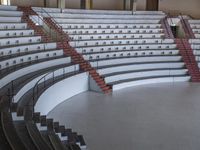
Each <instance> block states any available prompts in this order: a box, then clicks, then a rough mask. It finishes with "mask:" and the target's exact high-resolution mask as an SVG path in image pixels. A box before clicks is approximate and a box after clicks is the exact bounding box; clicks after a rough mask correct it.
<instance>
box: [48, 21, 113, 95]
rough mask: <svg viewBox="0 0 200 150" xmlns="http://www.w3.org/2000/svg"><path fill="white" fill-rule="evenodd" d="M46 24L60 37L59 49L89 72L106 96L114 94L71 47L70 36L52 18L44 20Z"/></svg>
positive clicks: (93, 69)
mask: <svg viewBox="0 0 200 150" xmlns="http://www.w3.org/2000/svg"><path fill="white" fill-rule="evenodd" d="M44 21H45V23H46V24H47V25H48V26H49V27H50V28H52V29H54V30H55V31H56V32H57V33H58V34H59V35H60V39H61V42H57V45H58V47H59V48H62V49H63V50H64V53H65V54H66V55H68V56H70V57H71V58H72V61H73V62H74V63H77V64H79V65H80V68H81V69H82V70H83V71H88V72H89V74H90V76H91V77H92V78H93V79H94V80H95V81H96V83H97V85H98V86H99V87H100V88H101V90H102V92H103V93H105V94H108V93H111V92H112V87H111V86H109V85H107V84H106V83H105V81H104V78H103V77H102V76H100V74H99V73H98V72H97V71H96V69H95V68H93V67H92V66H91V65H90V63H89V62H88V61H86V60H85V59H84V58H83V56H82V55H81V54H79V53H78V52H77V51H76V50H75V49H74V48H73V47H71V46H70V45H69V42H68V41H69V36H68V35H67V34H66V33H65V32H64V31H63V30H62V27H60V26H59V25H57V23H56V22H55V21H53V19H52V18H50V17H47V18H44Z"/></svg>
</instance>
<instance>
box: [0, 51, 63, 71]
mask: <svg viewBox="0 0 200 150" xmlns="http://www.w3.org/2000/svg"><path fill="white" fill-rule="evenodd" d="M58 56H63V50H51V51H45V52H39V53H33V54H27V55H24V56H18V57H14V58H10V59H6V60H4V61H0V70H2V69H5V68H8V67H12V66H15V65H18V64H22V63H27V62H32V61H36V60H37V61H39V60H40V59H45V58H48V59H49V58H52V59H53V58H54V57H58Z"/></svg>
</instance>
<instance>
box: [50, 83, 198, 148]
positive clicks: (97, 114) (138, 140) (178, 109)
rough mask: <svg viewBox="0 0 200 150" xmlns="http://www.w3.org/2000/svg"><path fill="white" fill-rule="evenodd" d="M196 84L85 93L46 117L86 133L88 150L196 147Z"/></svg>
mask: <svg viewBox="0 0 200 150" xmlns="http://www.w3.org/2000/svg"><path fill="white" fill-rule="evenodd" d="M199 92H200V84H199V83H170V84H169V83H168V84H166V83H165V84H150V85H143V86H136V87H132V88H128V89H124V90H119V91H117V92H114V93H113V94H112V95H104V94H99V93H93V92H86V93H83V94H80V95H77V96H75V97H72V98H70V99H68V100H66V101H65V102H63V103H61V104H60V105H58V106H57V107H55V108H54V109H53V110H52V111H51V112H50V113H49V114H48V117H52V118H56V119H57V120H58V121H59V122H60V123H61V124H63V125H65V126H67V127H69V128H72V129H73V130H74V131H77V132H78V133H79V134H82V135H84V138H85V141H86V143H87V147H88V149H89V150H198V149H199V147H200V138H199V137H200V130H199V124H200V119H199V118H200V116H199V114H200V101H199Z"/></svg>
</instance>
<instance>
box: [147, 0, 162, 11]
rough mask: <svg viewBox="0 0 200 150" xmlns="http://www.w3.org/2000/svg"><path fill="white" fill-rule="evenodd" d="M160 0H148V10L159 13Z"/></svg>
mask: <svg viewBox="0 0 200 150" xmlns="http://www.w3.org/2000/svg"><path fill="white" fill-rule="evenodd" d="M158 9H159V0H146V10H147V11H158Z"/></svg>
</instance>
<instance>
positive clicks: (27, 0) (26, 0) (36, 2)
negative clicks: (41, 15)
mask: <svg viewBox="0 0 200 150" xmlns="http://www.w3.org/2000/svg"><path fill="white" fill-rule="evenodd" d="M10 3H11V5H20V6H38V7H43V6H44V1H43V0H10Z"/></svg>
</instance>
